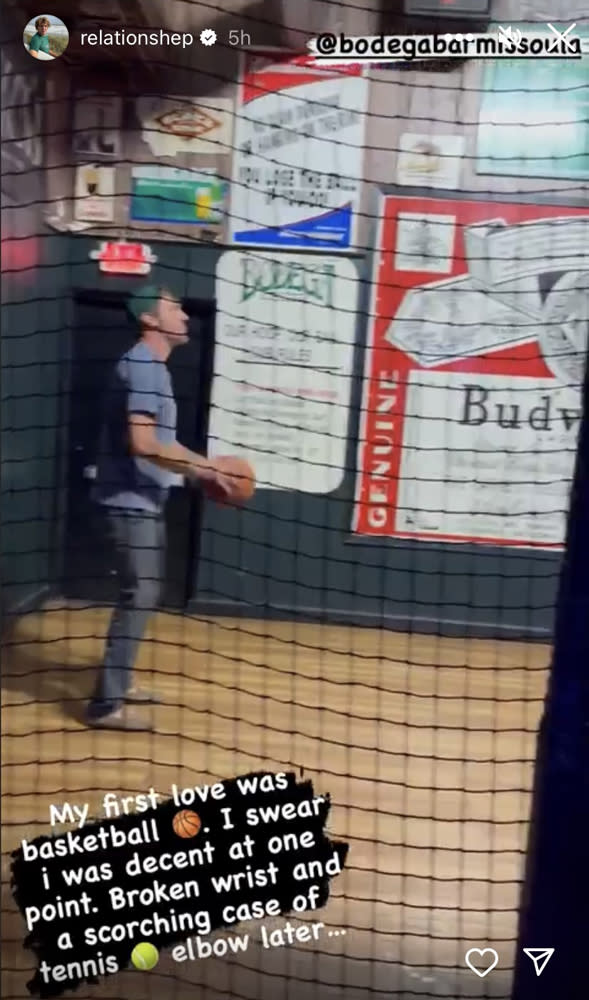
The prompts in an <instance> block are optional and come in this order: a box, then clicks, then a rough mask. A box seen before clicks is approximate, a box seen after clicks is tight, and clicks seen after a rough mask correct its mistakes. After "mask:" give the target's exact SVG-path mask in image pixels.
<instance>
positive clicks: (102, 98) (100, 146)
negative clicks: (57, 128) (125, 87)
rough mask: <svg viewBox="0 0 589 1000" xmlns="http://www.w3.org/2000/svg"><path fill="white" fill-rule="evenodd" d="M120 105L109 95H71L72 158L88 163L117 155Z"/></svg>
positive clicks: (118, 98) (119, 149)
mask: <svg viewBox="0 0 589 1000" xmlns="http://www.w3.org/2000/svg"><path fill="white" fill-rule="evenodd" d="M122 109H123V102H122V99H121V98H120V97H117V96H116V95H113V94H95V93H87V92H84V91H83V92H81V93H78V94H76V95H75V100H74V119H73V135H72V148H73V152H74V156H76V157H78V158H80V159H83V160H85V161H86V162H91V161H94V160H103V159H104V160H115V159H118V158H120V156H121V117H122Z"/></svg>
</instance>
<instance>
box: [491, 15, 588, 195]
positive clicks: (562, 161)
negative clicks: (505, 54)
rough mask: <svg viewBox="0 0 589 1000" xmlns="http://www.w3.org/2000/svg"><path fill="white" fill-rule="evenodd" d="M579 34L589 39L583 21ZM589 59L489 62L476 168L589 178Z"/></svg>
mask: <svg viewBox="0 0 589 1000" xmlns="http://www.w3.org/2000/svg"><path fill="white" fill-rule="evenodd" d="M518 28H519V29H520V30H521V31H522V32H524V33H525V34H527V33H529V32H535V33H539V32H541V33H542V34H544V32H547V33H548V28H545V27H544V26H540V25H537V24H536V25H531V24H528V25H523V24H518ZM493 30H497V29H496V28H495V29H493ZM575 34H576V35H579V36H581V37H583V38H585V39H589V30H587V29H584V30H583V28H582V26H580V25H577V27H576V28H575ZM584 47H586V44H585V46H584ZM588 64H589V57H588V56H587V55H586V54H585V55H584V56H583V57H582V58H581V59H501V60H495V61H493V62H488V63H486V64H485V67H484V75H483V94H482V98H481V109H480V116H479V128H478V147H477V173H479V174H504V175H511V176H514V177H547V178H554V179H561V180H566V179H580V180H586V179H588V178H589V115H588V114H587V111H588V108H589V65H588Z"/></svg>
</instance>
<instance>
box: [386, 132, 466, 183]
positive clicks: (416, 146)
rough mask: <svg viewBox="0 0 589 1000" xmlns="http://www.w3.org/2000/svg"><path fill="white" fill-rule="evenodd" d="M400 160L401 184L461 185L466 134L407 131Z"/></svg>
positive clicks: (398, 163)
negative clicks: (433, 133)
mask: <svg viewBox="0 0 589 1000" xmlns="http://www.w3.org/2000/svg"><path fill="white" fill-rule="evenodd" d="M399 145H400V150H399V157H398V160H397V184H403V185H407V186H408V187H419V188H447V189H450V190H453V189H455V188H457V187H459V183H460V168H461V166H462V157H463V153H464V136H461V135H417V134H414V133H411V132H403V134H402V136H401V139H400V143H399Z"/></svg>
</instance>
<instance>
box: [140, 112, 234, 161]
mask: <svg viewBox="0 0 589 1000" xmlns="http://www.w3.org/2000/svg"><path fill="white" fill-rule="evenodd" d="M136 111H137V118H138V120H139V122H140V124H141V138H142V139H143V141H144V142H145V143H146V144H147V145H148V146H149V148H150V150H151V151H152V153H153V154H154V155H155V156H171V157H174V156H178V155H179V154H181V153H191V154H195V153H196V154H203V153H204V154H208V155H215V154H217V155H218V154H226V153H228V152H229V151H230V148H231V126H232V114H231V111H232V102H231V101H230V100H227V99H226V98H222V97H218V98H214V99H211V100H210V101H205V100H201V99H200V98H198V99H197V100H195V99H194V98H193V97H140V98H139V99H138V100H137V103H136Z"/></svg>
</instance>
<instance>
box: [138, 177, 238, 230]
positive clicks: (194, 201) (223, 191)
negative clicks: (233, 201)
mask: <svg viewBox="0 0 589 1000" xmlns="http://www.w3.org/2000/svg"><path fill="white" fill-rule="evenodd" d="M227 191H228V184H227V182H226V181H223V180H221V179H220V178H219V177H218V176H217V174H216V172H215V171H210V170H180V169H177V168H176V167H158V166H149V167H147V166H146V167H133V170H132V186H131V208H130V217H131V219H133V221H135V222H171V223H189V224H191V225H193V226H207V225H220V224H221V223H222V222H223V214H224V213H223V210H224V205H225V200H226V197H227Z"/></svg>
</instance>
